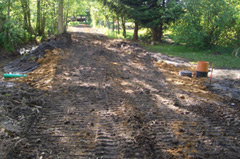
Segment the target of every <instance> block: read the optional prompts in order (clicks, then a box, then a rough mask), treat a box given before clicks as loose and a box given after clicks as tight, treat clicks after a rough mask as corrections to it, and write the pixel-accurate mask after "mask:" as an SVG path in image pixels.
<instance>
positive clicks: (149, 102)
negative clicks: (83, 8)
mask: <svg viewBox="0 0 240 159" xmlns="http://www.w3.org/2000/svg"><path fill="white" fill-rule="evenodd" d="M69 31H70V33H71V38H72V43H71V46H69V48H68V49H60V48H55V49H52V50H43V51H45V52H46V54H45V56H44V57H43V58H39V59H38V60H37V62H38V63H39V65H40V66H39V67H38V68H37V69H35V70H34V71H33V72H31V73H29V74H28V77H26V78H19V79H10V80H6V79H5V80H4V81H0V83H1V84H0V87H1V90H0V106H1V107H0V113H2V114H4V113H5V116H1V119H0V126H1V127H0V137H1V141H0V158H3V159H4V158H7V159H115V158H116V159H171V158H172V159H175V158H179V159H180V158H187V159H206V158H210V159H226V158H231V159H238V158H240V98H239V96H240V91H239V90H240V80H239V79H238V77H235V75H234V78H231V79H228V78H226V79H224V78H221V79H219V80H217V77H218V76H217V74H216V73H217V71H216V72H215V74H214V79H213V83H212V86H209V78H196V77H192V78H190V77H183V76H180V75H179V71H181V70H190V71H192V72H193V73H194V72H195V71H196V70H195V67H194V66H193V65H191V64H189V63H188V61H186V60H183V59H179V58H173V57H168V56H166V55H162V54H157V53H151V52H148V51H146V50H144V49H143V48H142V47H140V46H138V44H135V43H133V42H129V41H124V40H119V39H109V38H107V37H106V36H104V35H102V34H100V32H99V31H97V30H94V29H92V28H90V27H88V26H86V25H80V26H78V27H72V28H70V30H69ZM220 72H221V71H220ZM237 73H238V72H237ZM7 119H8V121H7ZM9 121H11V122H9Z"/></svg>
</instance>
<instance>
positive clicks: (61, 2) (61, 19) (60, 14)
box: [58, 0, 64, 34]
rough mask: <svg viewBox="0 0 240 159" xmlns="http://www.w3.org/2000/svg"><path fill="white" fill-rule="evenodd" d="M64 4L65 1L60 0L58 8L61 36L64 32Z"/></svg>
mask: <svg viewBox="0 0 240 159" xmlns="http://www.w3.org/2000/svg"><path fill="white" fill-rule="evenodd" d="M63 2H64V0H59V6H58V33H59V34H62V33H63V32H64V26H63V23H64V22H63Z"/></svg>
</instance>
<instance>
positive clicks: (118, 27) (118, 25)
mask: <svg viewBox="0 0 240 159" xmlns="http://www.w3.org/2000/svg"><path fill="white" fill-rule="evenodd" d="M117 29H118V34H120V24H119V16H117Z"/></svg>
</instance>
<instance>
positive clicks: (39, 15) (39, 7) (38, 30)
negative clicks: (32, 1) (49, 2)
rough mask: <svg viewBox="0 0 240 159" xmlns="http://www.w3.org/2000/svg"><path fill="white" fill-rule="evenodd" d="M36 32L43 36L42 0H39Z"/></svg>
mask: <svg viewBox="0 0 240 159" xmlns="http://www.w3.org/2000/svg"><path fill="white" fill-rule="evenodd" d="M36 34H37V35H39V36H41V0H37V23H36Z"/></svg>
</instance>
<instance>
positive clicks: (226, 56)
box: [146, 44, 240, 69]
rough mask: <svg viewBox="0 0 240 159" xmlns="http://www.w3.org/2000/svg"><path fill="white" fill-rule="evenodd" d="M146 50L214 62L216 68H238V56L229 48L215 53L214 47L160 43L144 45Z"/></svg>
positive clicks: (194, 60) (192, 60)
mask: <svg viewBox="0 0 240 159" xmlns="http://www.w3.org/2000/svg"><path fill="white" fill-rule="evenodd" d="M146 49H147V50H150V51H154V52H160V53H162V54H166V55H169V56H176V57H182V58H185V59H188V60H190V61H191V62H192V63H195V64H196V63H197V61H208V62H210V63H211V64H212V63H214V66H215V67H216V68H228V69H240V58H237V57H235V56H233V55H232V54H231V52H230V51H229V50H221V51H218V52H220V53H221V54H220V55H215V54H213V53H214V52H216V49H212V50H205V51H204V50H196V49H194V48H187V47H185V46H181V45H169V44H161V45H155V46H151V45H148V46H146Z"/></svg>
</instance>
